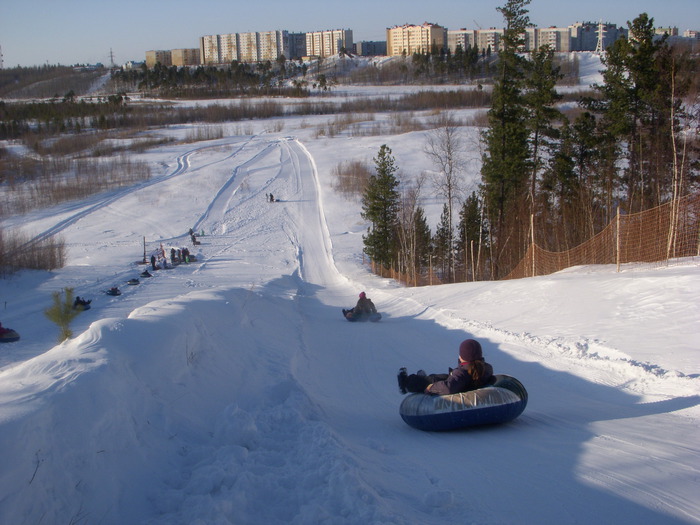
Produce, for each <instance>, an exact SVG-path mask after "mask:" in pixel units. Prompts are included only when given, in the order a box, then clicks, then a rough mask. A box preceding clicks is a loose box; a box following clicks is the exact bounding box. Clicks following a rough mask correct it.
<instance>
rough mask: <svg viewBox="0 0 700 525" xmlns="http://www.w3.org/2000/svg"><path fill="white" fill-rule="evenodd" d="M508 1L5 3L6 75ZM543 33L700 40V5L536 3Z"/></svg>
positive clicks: (488, 15)
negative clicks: (603, 29) (557, 30)
mask: <svg viewBox="0 0 700 525" xmlns="http://www.w3.org/2000/svg"><path fill="white" fill-rule="evenodd" d="M504 4H505V0H432V1H425V0H371V1H369V0H350V1H344V2H342V5H341V3H340V2H337V1H335V0H328V1H326V2H324V1H323V0H260V1H258V2H255V1H252V2H251V1H250V0H245V1H241V0H187V1H185V0H118V1H115V2H107V1H104V0H0V47H1V48H2V54H3V58H4V66H5V67H6V68H9V67H14V66H17V65H21V66H35V65H43V64H47V63H48V64H64V65H72V64H76V63H95V62H102V63H104V64H108V63H109V56H110V49H111V50H112V51H113V53H114V58H115V62H116V63H117V64H122V63H124V62H126V61H128V60H136V61H142V60H144V59H145V52H146V51H147V50H151V49H178V48H190V47H198V46H199V37H200V36H204V35H212V34H223V33H245V32H250V31H270V30H275V29H283V30H288V31H292V32H308V31H322V30H326V29H352V31H353V37H354V40H355V41H361V40H386V28H387V27H392V26H395V25H401V24H404V23H409V24H422V23H423V22H433V23H436V24H439V25H442V26H445V27H447V28H448V29H459V28H462V27H466V28H468V29H476V28H477V27H478V26H477V24H478V25H480V26H482V27H484V28H487V27H502V26H503V18H502V16H501V14H500V13H499V12H498V11H496V7H498V6H502V5H504ZM528 9H529V12H530V20H531V22H532V23H533V24H535V25H536V26H537V27H547V26H566V25H569V24H571V23H574V22H577V21H578V22H583V21H598V20H600V19H603V20H604V21H606V22H611V23H616V24H618V25H621V26H625V24H626V23H627V21H628V20H632V19H634V18H635V17H636V16H637V15H638V14H640V13H642V12H646V13H648V14H649V16H650V17H652V18H654V21H655V24H656V25H657V26H664V27H665V26H675V27H678V29H679V30H680V31H681V32H682V31H684V30H686V29H696V30H700V0H665V1H663V0H653V1H652V0H532V2H531V3H530V5H529V6H528Z"/></svg>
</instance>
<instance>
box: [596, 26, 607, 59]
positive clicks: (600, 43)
mask: <svg viewBox="0 0 700 525" xmlns="http://www.w3.org/2000/svg"><path fill="white" fill-rule="evenodd" d="M596 33H598V42H597V43H596V46H595V51H594V53H595V54H597V55H602V54H603V52H604V51H605V48H604V47H603V36H604V35H605V29H603V19H602V18H601V19H600V22H598V31H596Z"/></svg>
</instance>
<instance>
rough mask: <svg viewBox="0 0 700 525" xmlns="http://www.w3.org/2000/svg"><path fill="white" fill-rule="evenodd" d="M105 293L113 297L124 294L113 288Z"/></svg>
mask: <svg viewBox="0 0 700 525" xmlns="http://www.w3.org/2000/svg"><path fill="white" fill-rule="evenodd" d="M105 293H106V294H107V295H113V296H117V295H121V294H122V292H121V291H120V290H119V288H111V289H109V290H107V291H106V292H105Z"/></svg>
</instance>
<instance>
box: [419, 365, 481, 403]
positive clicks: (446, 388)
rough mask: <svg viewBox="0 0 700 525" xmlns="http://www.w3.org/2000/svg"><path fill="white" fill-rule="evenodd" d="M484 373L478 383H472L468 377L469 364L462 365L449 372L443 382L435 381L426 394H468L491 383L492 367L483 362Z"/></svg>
mask: <svg viewBox="0 0 700 525" xmlns="http://www.w3.org/2000/svg"><path fill="white" fill-rule="evenodd" d="M483 365H484V373H483V376H482V377H481V378H480V379H479V381H474V380H473V379H472V376H471V375H469V371H468V368H469V363H462V364H460V365H459V366H458V367H457V368H453V369H451V370H450V375H449V376H447V379H445V380H444V381H437V382H435V383H433V386H431V387H430V390H429V391H428V392H427V393H428V394H435V395H446V394H458V393H459V392H468V391H469V390H476V389H477V388H481V387H482V386H486V385H488V384H489V383H491V382H492V381H493V367H492V366H491V365H490V364H488V363H486V362H484V363H483Z"/></svg>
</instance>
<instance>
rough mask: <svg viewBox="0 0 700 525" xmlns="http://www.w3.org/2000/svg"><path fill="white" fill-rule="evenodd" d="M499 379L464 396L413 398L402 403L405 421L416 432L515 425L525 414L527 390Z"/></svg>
mask: <svg viewBox="0 0 700 525" xmlns="http://www.w3.org/2000/svg"><path fill="white" fill-rule="evenodd" d="M495 379H496V381H495V382H494V383H493V384H491V385H489V386H485V387H483V388H479V389H477V390H470V391H469V392H462V393H460V394H450V395H445V396H433V395H429V394H411V395H409V396H408V397H406V398H405V399H404V400H403V402H402V403H401V408H400V409H399V412H400V413H401V418H402V419H403V420H404V421H405V422H406V423H407V424H408V425H410V426H412V427H413V428H417V429H419V430H432V431H443V430H456V429H460V428H468V427H474V426H479V425H493V424H495V423H505V422H506V421H512V420H513V419H515V418H516V417H518V416H519V415H520V414H522V413H523V411H524V410H525V406H526V405H527V390H525V387H524V386H523V385H522V383H521V382H520V381H518V380H517V379H515V378H514V377H511V376H507V375H496V376H495Z"/></svg>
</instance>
